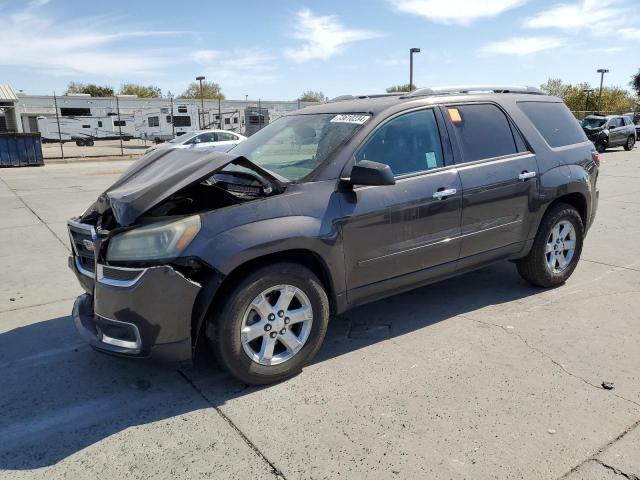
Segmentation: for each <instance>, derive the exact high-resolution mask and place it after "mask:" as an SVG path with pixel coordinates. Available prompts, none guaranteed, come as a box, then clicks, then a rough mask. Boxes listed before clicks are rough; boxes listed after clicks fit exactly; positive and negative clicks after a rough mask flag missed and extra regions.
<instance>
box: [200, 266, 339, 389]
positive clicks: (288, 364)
mask: <svg viewBox="0 0 640 480" xmlns="http://www.w3.org/2000/svg"><path fill="white" fill-rule="evenodd" d="M209 321H210V322H213V326H214V329H213V335H212V338H211V342H212V346H213V350H214V352H215V354H216V357H217V359H218V362H219V363H220V364H221V365H222V366H223V367H224V368H225V369H226V370H227V371H228V372H229V373H231V375H233V376H234V377H236V378H237V379H238V380H240V381H242V382H244V383H248V384H254V385H258V384H266V383H272V382H277V381H280V380H284V379H286V378H289V377H291V376H293V375H295V374H297V373H298V372H300V370H301V369H302V367H304V366H305V365H306V364H308V363H309V361H310V360H311V359H312V358H313V356H314V355H315V354H316V352H317V351H318V349H319V348H320V345H321V344H322V340H323V339H324V336H325V333H326V330H327V325H328V323H329V301H328V299H327V294H326V293H325V291H324V289H323V287H322V284H321V282H320V281H319V280H318V278H317V277H316V276H315V275H314V274H313V272H311V271H310V270H309V269H307V268H305V267H303V266H301V265H298V264H293V263H276V264H273V265H268V266H266V267H263V268H261V269H259V270H256V271H255V272H253V273H252V274H250V275H248V276H247V277H246V278H245V279H244V280H242V281H241V282H240V283H239V284H238V285H237V286H236V287H235V288H234V289H233V291H232V292H231V294H230V295H229V296H228V299H227V300H226V302H225V304H224V306H223V307H222V310H221V311H220V314H219V315H218V317H217V318H215V319H209Z"/></svg>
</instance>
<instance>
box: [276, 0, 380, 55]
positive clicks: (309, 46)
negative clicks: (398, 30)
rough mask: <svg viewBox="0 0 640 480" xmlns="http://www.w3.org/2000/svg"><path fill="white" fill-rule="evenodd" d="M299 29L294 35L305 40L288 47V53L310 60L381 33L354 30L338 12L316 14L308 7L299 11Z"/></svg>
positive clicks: (334, 53)
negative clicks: (335, 13) (342, 20)
mask: <svg viewBox="0 0 640 480" xmlns="http://www.w3.org/2000/svg"><path fill="white" fill-rule="evenodd" d="M297 17H298V18H297V20H298V22H297V24H296V28H295V32H294V33H293V34H292V35H291V36H292V37H293V38H297V39H299V40H301V41H302V44H301V45H300V46H299V47H297V48H288V49H286V50H285V51H284V55H285V57H287V58H289V59H290V60H293V61H295V62H306V61H308V60H312V59H315V58H319V59H322V60H326V59H327V58H330V57H332V56H334V55H336V54H338V53H340V52H341V51H342V50H343V49H344V47H345V46H346V45H348V44H350V43H353V42H358V41H361V40H368V39H371V38H376V37H380V36H381V34H380V33H378V32H374V31H371V30H352V29H348V28H346V27H344V26H343V25H342V24H341V23H340V20H339V19H338V17H336V16H335V15H327V16H316V15H314V14H313V13H312V12H311V10H308V9H304V10H301V11H300V12H298V14H297Z"/></svg>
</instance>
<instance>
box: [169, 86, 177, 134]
mask: <svg viewBox="0 0 640 480" xmlns="http://www.w3.org/2000/svg"><path fill="white" fill-rule="evenodd" d="M167 95H169V102H171V136H172V137H173V138H176V125H175V123H173V93H171V90H169V91H168V92H167Z"/></svg>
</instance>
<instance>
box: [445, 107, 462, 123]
mask: <svg viewBox="0 0 640 480" xmlns="http://www.w3.org/2000/svg"><path fill="white" fill-rule="evenodd" d="M447 112H449V118H450V119H451V121H452V122H453V123H460V122H462V117H461V116H460V112H459V111H458V109H457V108H447Z"/></svg>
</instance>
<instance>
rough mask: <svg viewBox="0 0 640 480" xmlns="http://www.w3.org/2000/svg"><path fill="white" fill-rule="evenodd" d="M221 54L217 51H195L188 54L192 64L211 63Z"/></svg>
mask: <svg viewBox="0 0 640 480" xmlns="http://www.w3.org/2000/svg"><path fill="white" fill-rule="evenodd" d="M221 54H222V52H220V51H219V50H196V51H195V52H192V53H191V54H189V56H190V57H191V59H192V60H193V61H194V62H198V63H211V62H213V61H214V60H216V59H218V58H219V57H220V55H221Z"/></svg>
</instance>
